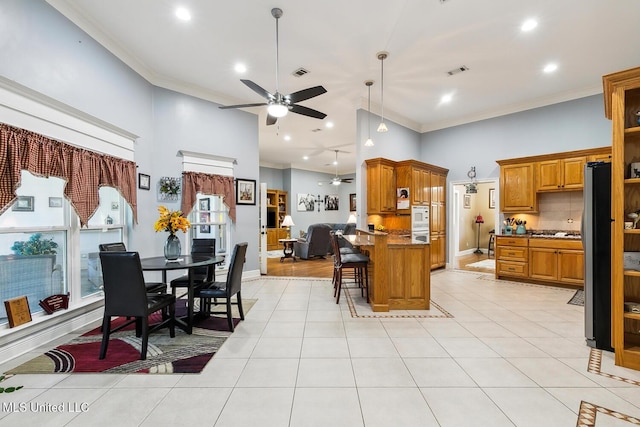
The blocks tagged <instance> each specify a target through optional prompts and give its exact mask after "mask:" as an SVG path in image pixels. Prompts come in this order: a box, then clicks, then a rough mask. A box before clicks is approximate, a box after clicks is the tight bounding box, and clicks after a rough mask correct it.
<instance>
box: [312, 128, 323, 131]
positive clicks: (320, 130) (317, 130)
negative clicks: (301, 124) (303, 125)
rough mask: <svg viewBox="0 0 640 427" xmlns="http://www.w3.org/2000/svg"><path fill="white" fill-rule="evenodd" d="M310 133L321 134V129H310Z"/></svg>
mask: <svg viewBox="0 0 640 427" xmlns="http://www.w3.org/2000/svg"><path fill="white" fill-rule="evenodd" d="M311 132H322V129H320V128H315V129H311Z"/></svg>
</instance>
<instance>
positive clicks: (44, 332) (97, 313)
mask: <svg viewBox="0 0 640 427" xmlns="http://www.w3.org/2000/svg"><path fill="white" fill-rule="evenodd" d="M103 305H104V302H103V301H98V302H95V303H92V304H88V305H86V306H84V307H79V308H77V309H74V310H69V311H64V312H58V313H54V314H53V315H51V316H47V317H46V318H43V319H42V320H41V321H40V322H37V323H34V324H25V325H22V326H21V327H20V329H19V330H16V331H15V332H13V331H12V332H11V333H6V334H4V335H3V336H2V337H1V338H0V363H4V362H6V361H8V360H11V359H13V358H15V357H18V356H21V355H23V354H25V353H28V352H30V351H32V350H34V349H36V348H38V347H40V346H43V345H45V344H47V343H49V342H51V341H53V340H56V339H58V338H60V337H62V336H64V335H66V334H69V333H71V332H73V331H75V330H78V329H80V328H82V327H85V326H87V325H89V324H91V323H94V322H96V321H100V320H101V319H102V313H103V312H104V310H103Z"/></svg>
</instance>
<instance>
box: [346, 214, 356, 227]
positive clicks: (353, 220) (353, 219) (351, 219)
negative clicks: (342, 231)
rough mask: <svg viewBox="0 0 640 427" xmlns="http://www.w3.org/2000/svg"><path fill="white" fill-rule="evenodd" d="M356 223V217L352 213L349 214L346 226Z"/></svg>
mask: <svg viewBox="0 0 640 427" xmlns="http://www.w3.org/2000/svg"><path fill="white" fill-rule="evenodd" d="M356 222H358V220H357V219H356V215H355V214H353V213H352V214H350V215H349V219H348V220H347V224H355V223H356Z"/></svg>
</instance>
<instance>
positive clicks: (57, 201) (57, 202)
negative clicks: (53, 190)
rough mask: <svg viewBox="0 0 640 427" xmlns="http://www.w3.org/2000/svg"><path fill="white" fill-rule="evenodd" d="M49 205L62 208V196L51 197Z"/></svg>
mask: <svg viewBox="0 0 640 427" xmlns="http://www.w3.org/2000/svg"><path fill="white" fill-rule="evenodd" d="M49 207H50V208H61V207H62V197H49Z"/></svg>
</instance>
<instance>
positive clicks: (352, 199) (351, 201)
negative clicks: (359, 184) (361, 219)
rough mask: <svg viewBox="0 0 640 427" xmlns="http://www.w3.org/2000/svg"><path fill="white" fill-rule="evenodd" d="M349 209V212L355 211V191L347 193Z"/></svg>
mask: <svg viewBox="0 0 640 427" xmlns="http://www.w3.org/2000/svg"><path fill="white" fill-rule="evenodd" d="M349 210H350V211H351V212H355V211H356V193H351V194H349Z"/></svg>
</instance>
